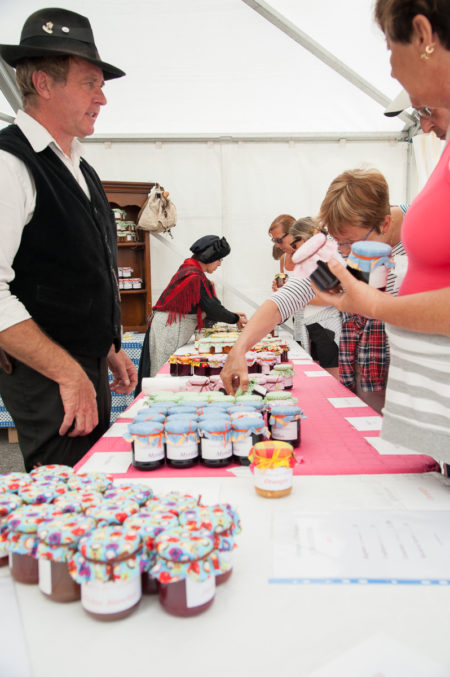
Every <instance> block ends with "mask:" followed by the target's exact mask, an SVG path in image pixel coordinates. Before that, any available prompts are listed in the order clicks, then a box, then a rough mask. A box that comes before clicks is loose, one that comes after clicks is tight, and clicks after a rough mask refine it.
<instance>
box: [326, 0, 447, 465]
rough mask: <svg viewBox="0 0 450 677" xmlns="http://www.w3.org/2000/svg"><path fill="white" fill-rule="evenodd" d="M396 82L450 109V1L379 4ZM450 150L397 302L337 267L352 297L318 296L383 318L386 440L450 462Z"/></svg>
mask: <svg viewBox="0 0 450 677" xmlns="http://www.w3.org/2000/svg"><path fill="white" fill-rule="evenodd" d="M375 17H376V20H377V22H378V24H379V26H380V27H381V29H382V30H383V32H384V34H385V36H386V40H387V46H388V49H389V50H390V51H391V65H392V76H393V77H395V78H397V80H399V82H400V83H401V84H402V85H403V86H404V87H405V89H406V90H407V91H408V94H409V96H410V98H411V103H412V105H413V106H415V107H420V106H429V107H432V108H433V107H436V108H438V107H444V108H450V0H408V1H406V0H377V2H376V7H375ZM449 163H450V145H449V144H447V146H446V148H445V149H444V151H443V153H442V155H441V158H440V160H439V162H438V164H437V166H436V168H435V169H434V171H433V173H432V175H431V176H430V178H429V180H428V182H427V184H426V185H425V187H424V188H423V190H422V191H421V193H419V195H418V196H417V197H416V199H415V200H414V201H413V202H412V204H411V206H410V207H409V209H408V212H407V214H406V216H405V218H404V221H403V225H402V242H403V244H404V246H405V249H406V252H407V254H408V270H407V273H406V275H405V278H404V280H403V283H402V285H401V287H400V290H399V294H398V296H397V297H393V296H390V295H389V294H384V293H382V292H380V291H378V290H377V289H374V288H372V287H369V286H368V285H366V284H364V283H362V282H359V281H357V280H356V279H355V278H354V277H353V276H352V275H350V274H349V273H348V272H347V271H346V270H345V268H344V267H343V266H340V265H339V264H337V263H335V262H332V263H330V268H331V269H332V271H333V273H334V274H335V275H337V277H339V279H340V280H341V282H342V286H343V287H344V289H345V292H344V293H341V294H338V295H332V294H322V293H321V294H319V295H320V296H322V297H323V298H324V300H326V301H327V302H328V303H333V304H334V305H335V306H336V307H337V308H339V309H340V310H342V311H345V312H351V313H360V314H362V315H365V316H366V317H371V318H377V319H379V320H382V321H384V322H385V323H387V324H386V329H387V331H388V336H389V344H390V352H391V366H390V370H389V379H388V385H387V392H386V405H385V408H384V417H383V426H382V431H381V437H382V438H384V439H385V440H387V441H388V442H391V443H394V444H398V445H400V446H401V447H403V448H406V449H408V451H410V452H418V453H426V454H430V455H431V456H433V457H434V458H437V459H441V460H443V461H445V462H447V463H448V462H449V461H450V451H449V450H450V313H449V311H448V309H449V307H450V209H449V204H450V169H449Z"/></svg>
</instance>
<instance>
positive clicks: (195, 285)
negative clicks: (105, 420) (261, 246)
mask: <svg viewBox="0 0 450 677" xmlns="http://www.w3.org/2000/svg"><path fill="white" fill-rule="evenodd" d="M190 250H191V252H192V254H193V256H192V257H190V258H188V259H186V260H185V261H184V262H183V263H182V264H181V266H180V267H179V268H178V270H177V272H176V273H175V275H174V276H173V277H172V279H171V280H170V282H169V284H168V285H167V287H166V288H165V290H164V291H163V293H162V294H161V296H160V297H159V299H158V301H157V302H156V304H155V305H154V306H153V312H152V315H151V317H150V321H149V326H148V329H147V333H146V337H145V340H144V345H143V348H142V355H141V362H140V365H139V385H138V388H137V390H136V392H139V391H140V384H141V380H142V378H143V377H145V376H155V374H157V372H158V371H159V370H160V369H161V367H162V366H163V364H165V362H167V360H168V359H169V357H170V355H173V353H174V352H175V351H176V350H177V349H178V348H179V347H180V346H182V345H184V344H185V343H187V341H189V339H190V337H191V336H192V334H193V333H194V331H195V329H201V328H202V327H203V325H204V319H205V317H207V318H208V319H209V320H212V321H213V322H227V323H228V324H237V326H238V328H239V329H242V327H243V326H244V325H245V324H246V322H247V318H246V316H245V314H244V313H233V312H231V311H230V310H227V309H226V308H225V307H224V306H223V305H222V304H221V303H220V301H219V299H218V298H217V296H216V292H215V290H214V285H213V283H212V282H211V281H210V280H208V278H207V277H206V275H205V273H210V274H211V273H213V272H214V271H215V270H216V269H217V268H218V267H219V266H220V264H221V263H222V259H223V258H224V257H225V256H228V254H229V253H230V251H231V249H230V245H229V244H228V242H227V241H226V239H225V238H224V237H222V238H220V237H218V236H217V235H204V236H203V237H201V238H200V239H199V240H196V241H195V242H194V244H193V245H192V246H191V248H190Z"/></svg>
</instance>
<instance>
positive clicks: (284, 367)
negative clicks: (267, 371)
mask: <svg viewBox="0 0 450 677" xmlns="http://www.w3.org/2000/svg"><path fill="white" fill-rule="evenodd" d="M271 373H272V374H277V375H280V376H282V377H283V378H284V389H285V390H292V386H293V385H294V374H295V369H294V367H293V365H292V364H289V363H288V364H286V363H284V364H275V365H274V367H273V369H272V371H271Z"/></svg>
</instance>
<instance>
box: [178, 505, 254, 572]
mask: <svg viewBox="0 0 450 677" xmlns="http://www.w3.org/2000/svg"><path fill="white" fill-rule="evenodd" d="M179 520H180V525H181V526H182V527H185V528H186V529H189V531H196V530H198V529H206V530H207V531H209V532H210V533H212V534H213V535H214V536H215V538H216V552H217V554H218V559H219V569H218V570H216V571H215V575H216V585H221V584H222V583H225V581H227V580H228V579H229V578H230V576H231V574H232V572H233V549H234V548H235V543H234V538H235V536H236V535H237V534H238V533H240V530H241V528H240V520H239V516H238V514H237V513H236V512H235V511H234V510H233V508H232V507H231V506H230V505H227V504H224V505H219V504H217V505H212V506H196V507H195V508H191V509H188V510H184V511H183V512H182V513H181V514H180V517H179Z"/></svg>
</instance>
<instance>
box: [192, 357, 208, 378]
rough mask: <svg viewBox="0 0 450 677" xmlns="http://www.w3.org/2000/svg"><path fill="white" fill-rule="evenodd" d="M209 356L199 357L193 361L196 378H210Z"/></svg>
mask: <svg viewBox="0 0 450 677" xmlns="http://www.w3.org/2000/svg"><path fill="white" fill-rule="evenodd" d="M208 357H209V355H198V356H196V357H194V358H193V359H192V368H193V371H194V374H195V375H196V376H209V375H210V366H209V360H208Z"/></svg>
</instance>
